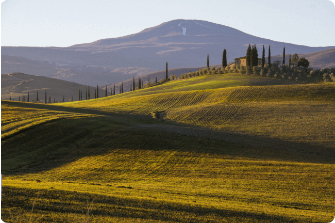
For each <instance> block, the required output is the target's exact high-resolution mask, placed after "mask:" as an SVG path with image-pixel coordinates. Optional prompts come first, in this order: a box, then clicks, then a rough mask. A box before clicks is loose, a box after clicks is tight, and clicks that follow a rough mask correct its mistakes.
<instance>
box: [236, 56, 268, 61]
mask: <svg viewBox="0 0 335 223" xmlns="http://www.w3.org/2000/svg"><path fill="white" fill-rule="evenodd" d="M246 58H247V56H244V57H238V58H235V60H237V59H246ZM258 59H259V60H261V59H262V58H258Z"/></svg>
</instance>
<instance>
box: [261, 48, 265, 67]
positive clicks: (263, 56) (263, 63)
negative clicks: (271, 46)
mask: <svg viewBox="0 0 335 223" xmlns="http://www.w3.org/2000/svg"><path fill="white" fill-rule="evenodd" d="M264 65H265V49H264V45H263V53H262V67H264Z"/></svg>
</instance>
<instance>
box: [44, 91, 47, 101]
mask: <svg viewBox="0 0 335 223" xmlns="http://www.w3.org/2000/svg"><path fill="white" fill-rule="evenodd" d="M46 103H47V90H45V92H44V104H46Z"/></svg>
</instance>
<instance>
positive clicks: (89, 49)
mask: <svg viewBox="0 0 335 223" xmlns="http://www.w3.org/2000/svg"><path fill="white" fill-rule="evenodd" d="M249 43H250V44H257V47H258V51H259V55H260V54H261V51H262V47H263V45H265V47H266V49H268V46H269V45H271V55H279V54H281V53H282V50H283V47H284V46H285V48H286V54H294V53H298V54H306V53H315V52H318V51H322V50H327V49H331V48H334V46H333V47H308V46H302V45H295V44H290V43H283V42H276V41H272V40H269V39H264V38H260V37H256V36H252V35H249V34H246V33H244V32H242V31H239V30H237V29H234V28H230V27H228V26H224V25H220V24H215V23H211V22H207V21H201V20H181V19H179V20H173V21H169V22H165V23H162V24H160V25H158V26H155V27H151V28H147V29H145V30H143V31H141V32H139V33H136V34H132V35H128V36H124V37H119V38H110V39H102V40H97V41H95V42H92V43H84V44H78V45H73V46H70V47H2V56H3V55H8V56H16V57H23V58H26V59H30V60H37V61H44V62H48V63H49V64H51V65H53V66H56V67H57V68H58V69H59V67H62V69H63V71H62V72H61V73H66V72H65V71H64V69H65V70H66V69H70V70H71V72H69V71H67V72H68V73H71V74H74V75H69V74H64V75H65V76H61V75H60V76H58V78H61V79H63V80H69V81H76V82H78V83H81V84H91V85H93V86H94V85H95V84H97V83H98V84H100V85H101V84H102V82H104V83H103V84H110V83H111V82H109V83H108V81H112V82H114V83H116V82H119V81H122V80H126V79H128V78H131V76H126V75H125V74H126V73H127V72H128V73H129V72H130V73H131V75H132V76H135V77H136V76H139V75H143V74H145V72H147V74H148V73H151V72H153V71H158V70H163V69H164V68H165V62H166V61H168V62H169V68H181V67H199V66H205V65H206V56H207V54H209V55H210V65H215V64H220V63H221V59H222V52H223V49H227V57H228V62H233V60H234V58H236V57H241V56H244V55H245V52H246V49H247V46H248V44H249ZM266 55H267V51H266ZM2 66H3V68H2V73H4V72H3V71H7V72H6V73H12V72H23V73H30V74H34V73H31V72H30V71H29V70H28V68H27V67H25V66H22V67H21V68H20V70H13V69H15V68H13V69H12V68H9V65H8V64H6V63H5V64H2ZM92 67H95V68H96V69H93V70H92ZM124 68H128V69H126V71H122V72H119V73H118V72H116V73H114V74H113V72H111V71H113V70H114V69H121V70H122V69H124ZM17 69H19V68H17ZM104 69H105V70H104ZM147 69H149V70H147ZM150 69H151V70H150ZM74 70H76V71H74ZM141 72H142V73H141ZM140 73H141V74H140ZM53 77H56V75H54V76H53ZM90 77H91V78H90ZM92 77H93V78H92ZM98 81H100V82H98Z"/></svg>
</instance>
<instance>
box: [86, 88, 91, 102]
mask: <svg viewBox="0 0 335 223" xmlns="http://www.w3.org/2000/svg"><path fill="white" fill-rule="evenodd" d="M87 99H91V94H90V86H89V85H87Z"/></svg>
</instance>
